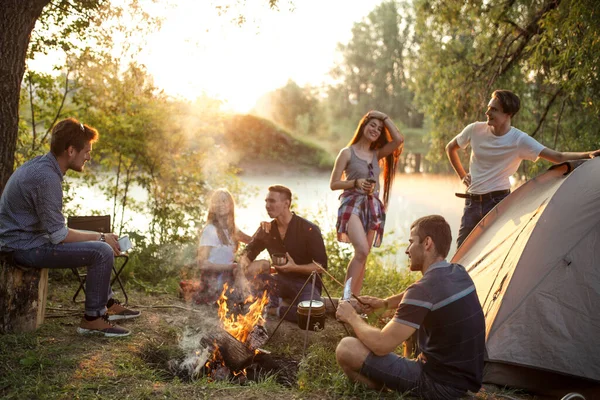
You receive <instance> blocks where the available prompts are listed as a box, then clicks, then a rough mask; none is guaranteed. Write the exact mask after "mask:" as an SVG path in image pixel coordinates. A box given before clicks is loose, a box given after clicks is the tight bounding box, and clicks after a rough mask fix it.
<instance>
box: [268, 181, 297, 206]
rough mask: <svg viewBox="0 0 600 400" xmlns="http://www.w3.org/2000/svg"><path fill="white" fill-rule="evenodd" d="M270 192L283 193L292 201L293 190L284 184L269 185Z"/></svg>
mask: <svg viewBox="0 0 600 400" xmlns="http://www.w3.org/2000/svg"><path fill="white" fill-rule="evenodd" d="M269 192H277V193H281V194H282V195H283V196H284V197H285V198H286V199H288V200H289V201H290V203H291V202H292V191H291V190H290V189H289V188H287V187H285V186H283V185H273V186H269Z"/></svg>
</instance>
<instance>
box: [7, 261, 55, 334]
mask: <svg viewBox="0 0 600 400" xmlns="http://www.w3.org/2000/svg"><path fill="white" fill-rule="evenodd" d="M47 294H48V270H47V269H37V268H27V269H21V268H17V267H15V266H14V265H12V263H10V262H9V261H5V260H2V259H0V333H18V332H31V331H34V330H36V329H37V328H38V327H39V326H40V325H41V324H42V323H43V322H44V316H45V312H46V297H47Z"/></svg>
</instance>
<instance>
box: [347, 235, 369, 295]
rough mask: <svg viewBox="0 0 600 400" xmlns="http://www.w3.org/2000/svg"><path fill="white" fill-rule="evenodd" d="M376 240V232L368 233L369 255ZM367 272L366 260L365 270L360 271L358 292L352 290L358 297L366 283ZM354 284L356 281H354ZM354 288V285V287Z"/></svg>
mask: <svg viewBox="0 0 600 400" xmlns="http://www.w3.org/2000/svg"><path fill="white" fill-rule="evenodd" d="M374 238H375V231H369V232H368V233H367V244H368V245H369V251H368V253H367V255H368V254H370V253H371V247H372V246H373V239H374ZM366 270H367V267H366V259H365V264H364V266H363V268H362V269H361V270H360V275H359V276H358V280H357V283H358V284H359V285H358V287H357V288H356V292H354V289H352V293H354V294H355V295H357V296H358V295H359V294H360V291H361V289H362V285H363V282H364V281H365V271H366ZM352 283H354V279H353V280H352ZM352 286H354V285H352Z"/></svg>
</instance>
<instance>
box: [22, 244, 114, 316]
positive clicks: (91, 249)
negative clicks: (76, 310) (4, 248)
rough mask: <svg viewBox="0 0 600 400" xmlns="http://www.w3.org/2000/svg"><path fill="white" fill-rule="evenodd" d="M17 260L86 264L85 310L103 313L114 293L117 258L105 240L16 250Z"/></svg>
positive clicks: (45, 264)
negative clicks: (114, 269) (111, 280)
mask: <svg viewBox="0 0 600 400" xmlns="http://www.w3.org/2000/svg"><path fill="white" fill-rule="evenodd" d="M13 257H14V260H15V261H16V262H17V263H19V264H21V265H24V266H26V267H30V268H75V267H84V266H85V267H87V277H86V280H85V314H86V315H89V316H93V317H96V316H101V315H104V313H106V302H107V301H108V299H109V298H110V297H112V290H111V288H110V274H111V272H112V269H113V265H114V262H115V256H114V253H113V250H112V247H110V245H108V244H107V243H105V242H101V241H90V242H77V243H60V244H47V245H44V246H40V247H36V248H35V249H31V250H15V251H14V252H13Z"/></svg>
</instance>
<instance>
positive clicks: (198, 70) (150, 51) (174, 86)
mask: <svg viewBox="0 0 600 400" xmlns="http://www.w3.org/2000/svg"><path fill="white" fill-rule="evenodd" d="M111 1H112V2H113V3H115V4H121V3H122V2H123V0H111ZM381 1H382V0H364V1H347V0H327V1H322V0H279V1H278V3H277V4H278V9H270V8H269V6H268V3H269V2H268V1H267V0H245V1H243V2H242V1H238V0H211V1H207V0H161V1H158V2H152V1H151V0H142V1H141V2H140V7H142V8H143V10H144V11H147V12H148V14H149V15H151V16H153V17H161V18H162V24H161V27H160V29H158V30H157V31H155V32H153V33H150V34H149V35H148V36H146V37H144V38H143V39H142V38H141V37H127V38H124V37H122V35H120V34H119V32H118V31H115V32H114V35H115V37H114V38H113V39H114V41H115V45H116V47H117V48H119V47H120V46H119V45H120V44H122V43H121V42H122V41H125V40H127V41H128V42H135V43H138V42H139V43H140V44H141V47H142V50H141V52H140V53H139V54H135V55H133V56H131V57H132V58H133V59H134V60H135V61H137V62H138V63H140V64H143V65H144V66H145V67H146V69H147V71H148V72H149V73H150V74H151V75H152V76H153V79H154V84H155V86H156V87H157V88H159V89H161V90H164V91H165V93H167V94H169V95H172V96H175V97H182V98H185V99H188V100H195V99H196V98H198V97H203V96H209V97H211V98H214V99H218V100H221V101H222V102H223V109H224V110H229V111H234V112H241V113H244V112H249V111H250V110H251V109H252V108H253V107H254V105H255V104H256V101H257V100H258V99H259V98H260V97H261V96H262V95H264V94H266V93H268V92H270V91H273V90H275V89H277V88H280V87H282V86H284V85H285V84H286V83H287V81H288V80H290V79H292V80H294V81H295V82H296V83H297V84H298V85H300V86H304V85H307V84H310V85H313V86H321V85H324V84H326V83H329V82H331V78H330V76H329V72H330V71H331V69H332V68H333V67H334V65H335V62H336V60H338V58H339V54H338V53H337V52H336V47H337V44H338V43H347V42H348V41H349V40H350V38H351V37H352V26H353V24H354V23H355V22H358V21H360V20H361V19H362V18H364V17H366V16H367V15H368V13H369V12H370V11H371V10H373V8H374V7H375V6H376V5H377V4H379V3H381ZM226 5H230V6H231V7H230V9H229V11H228V12H227V13H225V14H221V15H220V14H219V8H218V7H221V9H223V8H224V7H225V6H226ZM240 14H243V15H244V17H245V19H246V22H245V23H244V24H242V25H238V24H237V23H236V22H234V21H233V19H235V17H237V16H238V15H240ZM130 23H131V24H132V25H134V24H139V23H140V22H139V21H131V22H130ZM140 28H141V27H140ZM133 30H135V28H134V29H133ZM134 36H135V35H134ZM115 56H116V57H117V58H120V56H119V55H118V54H115ZM128 57H129V56H128ZM123 61H125V58H123ZM61 63H64V54H60V53H58V52H50V54H48V55H44V54H39V55H38V56H36V59H35V60H30V61H29V62H28V65H29V67H30V68H32V69H33V70H35V71H38V72H49V73H55V71H53V67H54V66H56V65H60V64H61Z"/></svg>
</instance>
